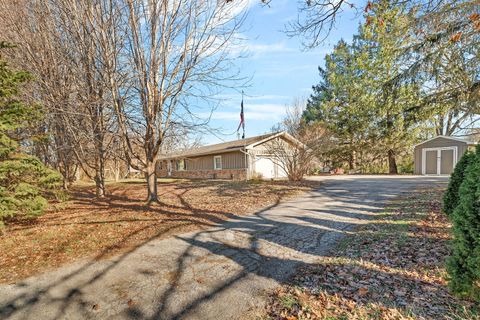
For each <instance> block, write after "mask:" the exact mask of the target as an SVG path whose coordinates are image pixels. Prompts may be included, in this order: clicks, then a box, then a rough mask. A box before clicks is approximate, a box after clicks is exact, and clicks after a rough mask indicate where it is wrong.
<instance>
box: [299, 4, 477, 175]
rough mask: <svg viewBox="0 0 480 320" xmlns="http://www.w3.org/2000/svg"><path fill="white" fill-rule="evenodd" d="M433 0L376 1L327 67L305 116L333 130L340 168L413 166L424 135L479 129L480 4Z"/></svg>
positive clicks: (332, 154) (333, 158) (332, 152)
mask: <svg viewBox="0 0 480 320" xmlns="http://www.w3.org/2000/svg"><path fill="white" fill-rule="evenodd" d="M320 2H321V1H320ZM429 3H430V5H432V2H429ZM424 5H426V4H425V3H424V4H423V5H422V4H420V3H416V2H414V1H407V2H405V1H400V2H399V1H391V0H379V1H373V2H368V3H367V5H366V7H365V8H364V11H363V21H362V23H361V24H360V26H359V28H358V31H357V33H356V34H355V36H354V37H353V40H352V41H350V42H346V41H344V40H340V41H339V42H338V43H337V44H336V45H335V47H334V49H333V52H332V53H331V54H328V55H327V56H326V59H325V60H326V61H325V66H324V67H320V68H319V73H320V78H321V81H320V83H319V84H317V85H315V86H314V87H313V91H314V92H313V94H312V95H311V97H310V99H309V100H308V103H307V107H306V110H305V112H304V114H303V118H304V120H305V121H306V123H312V122H317V123H320V124H322V125H323V126H324V127H325V128H326V129H327V130H328V131H329V132H330V134H331V135H332V139H333V141H335V142H336V143H335V144H334V145H333V146H332V147H331V148H329V150H328V151H327V152H325V154H324V155H323V157H324V158H326V159H328V160H330V163H331V165H333V166H342V165H343V164H344V163H345V164H347V165H348V169H349V170H351V171H354V172H355V171H361V172H384V171H387V172H389V173H398V172H399V171H401V172H409V171H410V170H411V169H412V160H411V155H410V154H411V147H412V145H413V144H415V143H416V142H418V141H420V140H422V139H426V138H427V137H431V136H432V135H470V134H478V133H479V130H478V128H479V126H478V125H479V123H480V106H479V102H480V85H479V83H480V68H479V66H480V51H479V50H480V43H479V40H480V14H479V12H478V10H479V7H478V4H475V2H474V1H457V2H455V3H454V2H448V3H443V2H439V3H437V4H436V5H437V6H436V9H435V10H434V11H429V10H427V11H426V9H425V8H424ZM311 9H312V8H310V10H311ZM307 25H309V24H308V23H307ZM302 26H303V28H305V27H306V26H305V25H300V26H299V28H300V27H302ZM310 26H311V28H313V25H310ZM317 27H319V26H317ZM298 30H299V31H302V30H303V31H305V29H302V28H300V29H298ZM298 30H297V31H298ZM315 30H316V29H315ZM316 32H319V31H318V30H316Z"/></svg>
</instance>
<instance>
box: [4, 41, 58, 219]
mask: <svg viewBox="0 0 480 320" xmlns="http://www.w3.org/2000/svg"><path fill="white" fill-rule="evenodd" d="M8 47H11V46H10V45H8V44H6V43H5V42H1V43H0V50H1V51H3V50H5V48H8ZM1 51H0V226H2V225H3V221H4V219H5V218H6V217H13V216H16V215H27V216H35V215H40V214H42V213H43V211H44V209H45V207H46V206H47V200H46V198H45V196H47V195H51V194H52V192H55V191H56V190H58V189H59V188H60V187H61V185H62V177H61V175H60V174H59V173H57V172H56V171H54V170H52V169H50V168H48V167H46V166H45V165H44V164H43V163H42V162H41V161H40V160H39V159H37V158H36V157H33V156H29V155H27V154H25V153H23V152H22V150H21V145H22V143H25V140H23V139H22V138H21V135H20V134H19V133H20V131H21V130H22V129H23V128H25V127H28V126H30V125H32V124H33V123H35V121H37V120H38V119H39V117H40V116H41V109H40V108H39V107H38V106H36V105H27V104H24V103H22V101H21V100H20V99H19V98H18V96H19V94H20V89H21V86H22V84H24V83H26V82H27V81H28V80H29V79H30V75H29V74H28V73H26V72H23V71H15V70H13V69H11V68H9V66H8V65H7V63H6V62H5V61H4V60H3V59H2V56H1Z"/></svg>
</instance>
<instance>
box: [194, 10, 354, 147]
mask: <svg viewBox="0 0 480 320" xmlns="http://www.w3.org/2000/svg"><path fill="white" fill-rule="evenodd" d="M251 1H252V5H251V8H250V13H249V15H248V18H247V21H246V24H245V27H244V28H243V29H244V31H243V32H242V33H243V36H244V37H245V38H246V39H247V40H246V42H245V45H246V51H247V52H248V57H247V58H245V59H241V60H239V61H238V65H239V67H240V68H241V70H242V73H243V76H246V77H251V82H250V85H249V87H248V88H246V89H245V95H246V96H245V98H244V106H245V123H246V128H245V131H246V136H247V137H250V136H254V135H258V134H262V133H265V132H269V131H270V129H271V128H272V126H273V125H275V124H276V123H278V122H279V120H280V119H281V118H282V116H283V115H284V113H285V105H287V104H289V103H291V102H292V101H293V100H294V99H295V98H296V97H298V98H303V97H304V98H307V97H308V96H309V95H310V94H311V92H312V90H311V87H312V85H314V84H316V83H317V82H318V81H319V76H318V71H317V67H318V66H319V65H323V63H324V58H325V54H327V53H329V52H330V51H331V50H332V47H333V45H334V44H335V43H337V41H338V40H340V39H341V38H343V39H345V40H347V41H348V40H350V39H351V38H352V36H353V34H354V33H355V31H356V30H357V27H358V23H359V18H358V14H356V12H355V11H354V10H351V9H349V10H345V11H344V12H343V13H342V14H341V16H340V17H339V18H338V20H337V24H336V26H335V29H334V30H332V32H331V33H330V35H329V37H328V38H327V40H326V41H325V42H324V43H323V44H322V45H321V46H319V47H318V48H316V49H314V50H309V51H305V50H304V49H303V48H302V45H301V41H302V39H299V38H289V37H288V36H287V35H286V34H285V33H284V32H283V30H284V29H285V28H284V27H285V24H286V23H287V22H288V21H291V20H292V19H295V17H296V14H297V2H296V1H293V0H274V1H272V3H271V4H270V6H269V7H266V6H262V5H260V4H259V3H260V1H259V0H251ZM221 97H222V101H221V102H220V104H219V106H218V107H217V108H216V110H215V111H214V113H213V115H212V118H211V121H210V126H211V127H212V128H217V129H219V130H220V131H221V132H222V133H224V134H223V135H218V134H215V135H214V134H207V135H205V136H204V137H203V142H204V143H208V144H209V143H216V142H221V141H227V140H234V139H236V134H232V133H233V132H235V130H236V128H237V126H238V123H239V113H240V101H241V95H240V94H238V93H236V92H233V91H232V92H226V93H225V94H223V95H222V96H221Z"/></svg>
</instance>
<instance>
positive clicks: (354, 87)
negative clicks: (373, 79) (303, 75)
mask: <svg viewBox="0 0 480 320" xmlns="http://www.w3.org/2000/svg"><path fill="white" fill-rule="evenodd" d="M356 54H357V53H356V49H355V47H354V46H353V45H350V44H347V43H346V42H345V41H343V40H341V41H339V42H338V44H337V45H336V46H335V47H334V50H333V52H332V53H331V54H329V55H327V56H326V57H325V68H324V69H322V68H320V69H319V71H320V76H321V82H320V83H319V84H318V85H316V86H315V87H314V88H313V90H314V92H313V94H312V95H311V96H310V99H309V100H308V103H307V107H306V109H305V111H304V113H303V117H304V119H305V120H306V121H307V122H308V123H311V122H320V123H322V124H323V125H324V127H325V128H326V129H327V130H329V131H330V132H331V133H332V134H333V136H334V137H335V139H336V141H337V144H336V147H335V148H333V149H332V150H331V157H332V158H333V159H334V160H335V162H337V161H346V162H348V164H349V168H350V170H355V169H356V165H357V154H358V151H359V149H361V148H362V146H364V144H365V141H366V139H367V136H366V133H367V128H368V125H369V121H371V120H372V117H371V116H369V110H370V108H369V107H370V106H369V105H368V104H366V103H364V99H367V98H368V97H367V96H366V95H364V93H365V88H363V87H362V83H361V75H360V73H359V70H360V67H359V66H358V64H357V57H356ZM364 106H367V107H364Z"/></svg>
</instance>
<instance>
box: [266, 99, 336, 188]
mask: <svg viewBox="0 0 480 320" xmlns="http://www.w3.org/2000/svg"><path fill="white" fill-rule="evenodd" d="M305 106H306V102H305V101H304V100H301V99H296V100H295V101H294V103H293V104H292V106H291V107H287V113H286V115H285V117H284V119H283V120H282V121H281V122H280V123H279V124H278V125H277V126H275V127H274V128H273V129H274V131H285V132H286V133H287V134H289V135H291V136H292V137H293V138H295V140H296V142H287V141H288V140H289V139H286V140H284V139H272V140H271V141H269V142H267V143H266V144H267V152H268V154H270V155H271V159H272V161H273V162H274V163H275V164H276V165H277V166H279V167H280V168H281V170H283V171H284V172H285V173H286V174H287V176H288V179H289V180H290V181H300V180H302V179H303V177H304V176H305V175H306V174H307V173H308V172H309V171H310V170H311V169H312V166H313V165H314V164H315V162H316V161H317V160H319V159H320V158H321V157H322V154H324V153H326V152H327V151H328V150H329V149H330V145H331V143H332V140H331V136H330V135H329V134H328V132H327V131H326V130H325V128H323V127H322V126H321V125H319V124H318V123H306V122H305V121H304V120H303V117H302V114H303V110H304V109H305Z"/></svg>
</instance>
